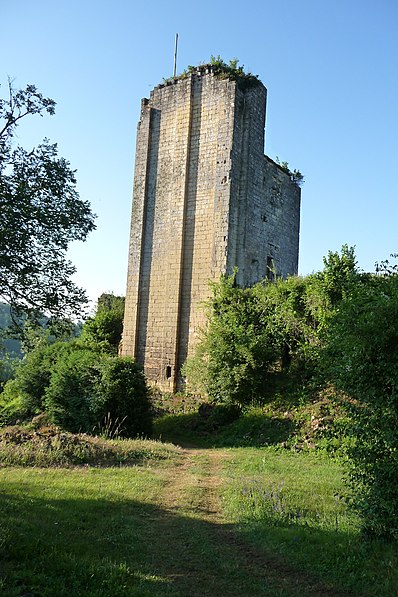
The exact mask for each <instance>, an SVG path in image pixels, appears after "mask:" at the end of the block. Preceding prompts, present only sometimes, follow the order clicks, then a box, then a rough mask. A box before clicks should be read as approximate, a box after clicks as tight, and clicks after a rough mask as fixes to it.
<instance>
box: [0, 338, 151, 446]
mask: <svg viewBox="0 0 398 597" xmlns="http://www.w3.org/2000/svg"><path fill="white" fill-rule="evenodd" d="M43 411H44V412H46V413H47V414H48V417H49V420H50V421H51V422H52V423H54V424H55V425H58V426H60V427H61V428H63V429H65V430H68V431H71V432H85V433H93V432H95V430H96V431H97V433H98V432H101V430H102V429H104V427H106V426H109V425H112V426H115V429H116V428H117V429H119V431H120V435H123V436H125V437H132V436H135V435H149V434H150V432H151V414H150V402H149V398H148V389H147V386H146V382H145V378H144V375H143V372H142V371H141V369H140V368H139V367H138V366H137V365H136V364H135V363H134V362H133V361H132V360H131V359H128V358H119V357H116V356H111V355H110V354H109V353H104V352H101V350H100V349H99V348H98V346H97V345H95V344H88V343H85V342H82V341H80V340H76V341H74V342H70V343H64V342H57V343H55V344H53V345H51V346H49V347H45V348H42V347H38V348H37V349H35V350H33V351H32V352H31V353H30V354H29V355H28V356H27V357H26V359H25V360H24V361H22V362H21V363H20V364H19V366H18V368H17V370H16V377H15V379H14V380H10V381H9V382H7V384H6V387H5V390H4V392H3V395H2V397H1V399H0V423H1V424H3V425H4V424H11V423H15V421H16V420H17V419H22V420H27V419H30V418H32V416H35V415H37V414H38V413H40V412H43Z"/></svg>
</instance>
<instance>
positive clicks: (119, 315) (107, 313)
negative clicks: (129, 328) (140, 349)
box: [82, 294, 124, 354]
mask: <svg viewBox="0 0 398 597" xmlns="http://www.w3.org/2000/svg"><path fill="white" fill-rule="evenodd" d="M123 317H124V297H123V296H115V295H113V294H102V295H101V296H100V297H99V299H98V305H97V312H96V314H95V316H94V317H91V318H90V319H88V320H87V321H86V322H85V324H84V326H83V333H82V338H83V339H85V340H89V341H91V342H95V343H101V344H103V345H104V347H106V346H108V347H109V350H110V351H111V352H113V353H115V354H116V353H117V352H118V348H119V344H120V341H121V339H122V332H123Z"/></svg>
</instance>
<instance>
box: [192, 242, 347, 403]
mask: <svg viewBox="0 0 398 597" xmlns="http://www.w3.org/2000/svg"><path fill="white" fill-rule="evenodd" d="M356 275H357V271H356V262H355V256H354V249H353V248H349V247H347V246H344V247H343V249H342V254H341V255H339V254H338V253H329V255H328V258H327V259H326V260H325V267H324V270H323V271H322V272H320V273H319V274H313V275H311V276H307V277H306V278H300V277H291V278H288V279H287V280H276V281H275V282H273V283H270V282H268V281H264V282H261V283H259V284H256V285H255V286H253V287H251V288H239V287H237V286H236V284H235V275H233V276H230V277H222V278H221V280H220V282H218V283H213V284H212V298H211V300H210V301H209V303H208V306H207V314H208V324H207V328H206V329H205V330H204V332H203V335H202V340H201V342H200V343H199V346H198V347H197V351H196V354H195V356H194V357H192V358H191V359H189V360H188V361H187V363H186V365H185V367H184V374H185V376H186V377H187V380H188V386H189V387H191V389H193V390H194V391H199V392H203V391H205V392H206V393H207V394H208V396H209V397H210V398H211V400H213V401H215V402H221V403H230V402H232V403H238V404H247V403H250V402H252V401H253V400H255V399H258V398H260V397H261V396H263V395H264V393H265V392H266V390H267V386H268V384H269V381H270V378H271V376H272V374H273V372H274V371H275V369H276V368H278V367H281V366H282V367H284V368H286V367H288V366H290V367H295V368H296V369H301V370H302V371H304V372H305V373H306V374H307V375H312V374H313V370H314V360H316V358H317V357H318V352H317V351H318V349H319V344H320V331H321V329H323V327H324V326H325V325H326V322H327V319H328V317H329V316H330V314H331V313H332V312H333V309H334V308H335V306H336V305H337V302H338V301H339V300H341V298H342V296H343V295H344V292H345V288H347V287H348V286H349V284H350V281H351V278H352V277H355V276H356Z"/></svg>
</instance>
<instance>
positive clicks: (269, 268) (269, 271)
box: [267, 255, 275, 282]
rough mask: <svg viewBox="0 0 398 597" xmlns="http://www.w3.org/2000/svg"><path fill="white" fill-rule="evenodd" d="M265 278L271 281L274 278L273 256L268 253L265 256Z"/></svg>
mask: <svg viewBox="0 0 398 597" xmlns="http://www.w3.org/2000/svg"><path fill="white" fill-rule="evenodd" d="M267 280H269V281H270V282H273V281H274V280H275V264H274V260H273V258H272V257H271V256H270V255H268V257H267Z"/></svg>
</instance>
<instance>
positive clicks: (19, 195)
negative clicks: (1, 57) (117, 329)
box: [0, 82, 95, 318]
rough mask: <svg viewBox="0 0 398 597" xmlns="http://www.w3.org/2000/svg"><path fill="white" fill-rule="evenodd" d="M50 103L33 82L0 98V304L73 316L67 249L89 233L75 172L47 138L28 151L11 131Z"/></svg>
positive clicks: (75, 295)
mask: <svg viewBox="0 0 398 597" xmlns="http://www.w3.org/2000/svg"><path fill="white" fill-rule="evenodd" d="M54 111H55V102H54V101H53V100H52V99H50V98H45V97H43V96H42V94H41V93H39V92H38V90H37V89H36V87H35V86H34V85H27V87H26V88H25V89H21V90H19V91H16V90H14V88H13V86H12V84H11V82H9V96H8V99H0V211H1V219H0V300H2V301H4V302H6V303H7V304H9V305H10V306H11V308H12V310H13V312H14V313H22V312H24V313H29V314H31V315H32V316H33V317H36V318H37V317H38V316H39V314H43V313H44V314H46V315H47V316H52V317H55V318H57V317H58V318H59V317H62V318H68V317H73V316H75V315H76V314H79V313H80V309H81V306H82V304H84V303H85V302H87V298H86V295H85V292H84V291H83V290H82V289H81V288H78V287H77V286H76V285H75V284H74V283H73V282H72V280H71V276H72V274H73V273H74V272H75V267H74V266H73V265H72V263H71V262H70V261H68V259H67V258H66V251H67V248H68V245H69V244H70V243H71V242H72V241H75V240H82V241H84V240H85V239H86V237H87V234H88V233H89V232H90V231H91V230H93V229H94V228H95V225H94V217H95V216H94V215H93V213H92V212H91V210H90V206H89V204H88V202H86V201H82V200H81V199H80V198H79V195H78V193H77V190H76V178H75V171H74V170H72V169H71V167H70V164H69V162H67V161H66V160H65V159H64V158H62V157H60V156H59V155H58V152H57V145H56V144H51V143H50V142H49V141H48V140H47V139H44V141H43V142H42V143H41V144H40V145H39V146H38V147H35V148H33V149H30V150H26V149H24V148H22V147H20V146H18V145H14V143H13V141H14V137H15V131H16V127H17V126H18V124H19V123H20V121H21V120H22V119H23V118H25V117H27V116H29V115H34V114H39V115H41V116H42V115H43V114H44V113H45V112H47V113H49V114H54Z"/></svg>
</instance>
